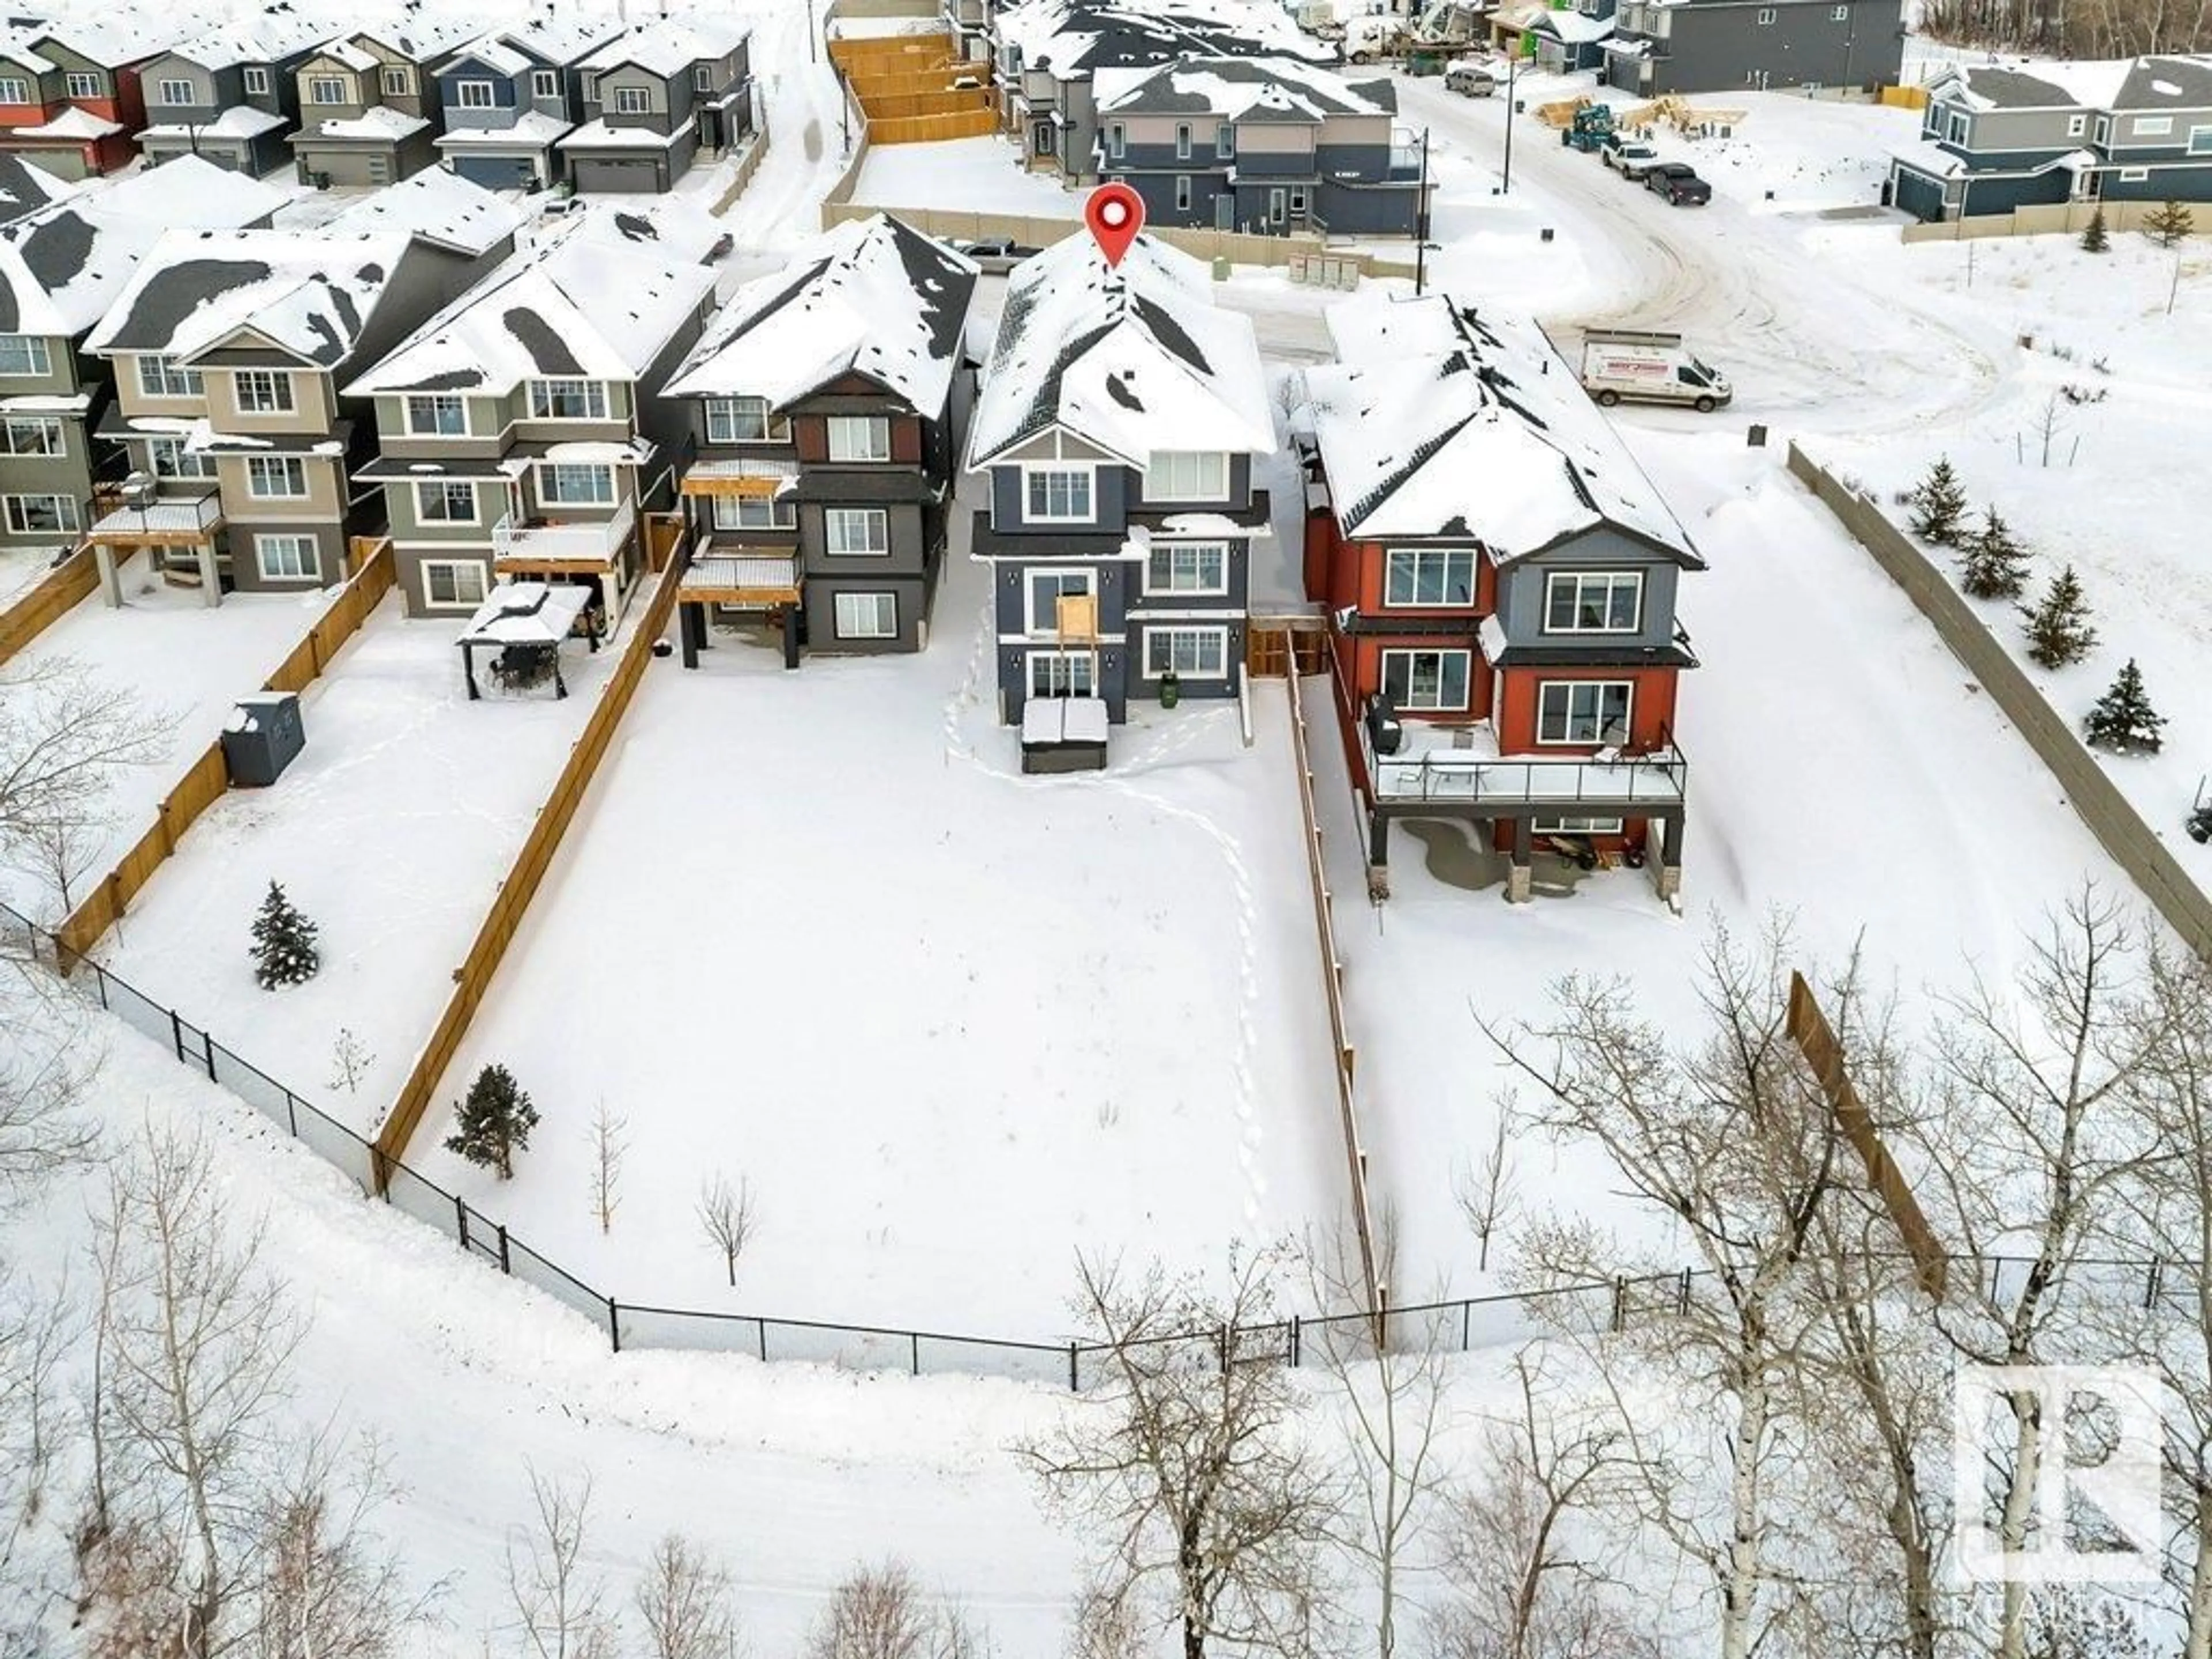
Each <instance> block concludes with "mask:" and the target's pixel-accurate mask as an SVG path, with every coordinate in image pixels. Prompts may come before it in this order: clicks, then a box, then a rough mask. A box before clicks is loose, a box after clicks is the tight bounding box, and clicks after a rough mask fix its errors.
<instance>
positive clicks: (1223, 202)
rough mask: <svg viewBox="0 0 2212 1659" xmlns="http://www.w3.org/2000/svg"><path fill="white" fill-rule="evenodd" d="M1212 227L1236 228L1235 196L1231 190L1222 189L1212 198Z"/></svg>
mask: <svg viewBox="0 0 2212 1659" xmlns="http://www.w3.org/2000/svg"><path fill="white" fill-rule="evenodd" d="M1213 228H1215V229H1216V230H1234V229H1236V228H1237V197H1236V195H1235V194H1234V193H1233V192H1232V191H1222V192H1221V193H1220V194H1219V195H1218V196H1216V197H1214V198H1213Z"/></svg>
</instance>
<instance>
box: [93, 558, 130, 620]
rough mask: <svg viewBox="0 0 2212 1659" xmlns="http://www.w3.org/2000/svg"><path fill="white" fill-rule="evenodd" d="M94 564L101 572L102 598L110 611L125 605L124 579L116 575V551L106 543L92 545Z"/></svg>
mask: <svg viewBox="0 0 2212 1659" xmlns="http://www.w3.org/2000/svg"><path fill="white" fill-rule="evenodd" d="M92 562H93V563H94V566H96V567H97V568H98V569H99V571H100V599H102V601H104V602H105V603H106V606H107V608H108V609H109V610H110V611H114V610H118V609H120V608H121V606H122V604H123V579H122V578H121V577H120V576H118V574H116V571H115V549H114V548H113V547H112V546H111V545H110V544H107V543H106V542H94V544H92Z"/></svg>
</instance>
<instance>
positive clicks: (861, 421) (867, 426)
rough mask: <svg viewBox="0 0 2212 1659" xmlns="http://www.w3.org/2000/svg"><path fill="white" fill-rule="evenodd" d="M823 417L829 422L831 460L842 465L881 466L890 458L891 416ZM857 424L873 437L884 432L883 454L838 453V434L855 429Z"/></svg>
mask: <svg viewBox="0 0 2212 1659" xmlns="http://www.w3.org/2000/svg"><path fill="white" fill-rule="evenodd" d="M823 420H824V421H825V422H827V423H828V438H827V442H828V444H829V459H830V460H831V461H833V462H835V463H836V464H837V465H841V466H842V465H856V466H858V465H867V466H879V465H882V464H883V463H884V462H885V461H888V460H890V458H891V423H890V417H889V416H883V415H828V416H823ZM856 426H857V427H860V428H862V429H863V430H865V431H866V432H867V433H868V435H870V436H871V437H872V436H873V435H875V434H877V433H878V432H880V433H882V434H883V437H884V447H883V453H881V454H876V453H872V452H871V453H868V454H865V455H855V454H844V455H840V454H839V453H837V435H838V434H839V433H841V432H842V433H849V432H851V431H852V430H854V428H855V427H856Z"/></svg>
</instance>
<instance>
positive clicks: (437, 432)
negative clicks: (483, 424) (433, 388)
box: [399, 392, 476, 438]
mask: <svg viewBox="0 0 2212 1659" xmlns="http://www.w3.org/2000/svg"><path fill="white" fill-rule="evenodd" d="M418 402H424V403H448V402H450V403H456V404H459V405H460V406H461V429H460V430H459V432H448V431H447V430H446V428H443V427H441V426H417V425H416V424H415V405H416V403H418ZM399 418H400V421H401V423H402V424H403V425H404V426H405V428H407V436H409V437H410V438H473V437H474V436H476V431H475V428H474V423H473V422H471V419H470V417H469V400H468V399H467V398H464V397H461V396H459V394H458V393H455V392H402V393H401V394H400V397H399Z"/></svg>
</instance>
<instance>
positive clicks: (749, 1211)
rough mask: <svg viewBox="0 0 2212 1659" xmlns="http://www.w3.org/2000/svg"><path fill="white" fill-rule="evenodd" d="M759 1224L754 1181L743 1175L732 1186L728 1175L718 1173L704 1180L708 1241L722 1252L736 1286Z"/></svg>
mask: <svg viewBox="0 0 2212 1659" xmlns="http://www.w3.org/2000/svg"><path fill="white" fill-rule="evenodd" d="M699 1225H700V1226H701V1227H702V1228H703V1229H704V1230H705V1231H706V1234H707V1239H708V1243H711V1244H713V1245H714V1248H715V1249H717V1250H718V1251H720V1253H721V1257H722V1266H723V1267H724V1268H725V1269H726V1270H727V1272H728V1273H729V1275H730V1284H731V1285H732V1286H733V1287H734V1286H735V1285H736V1284H737V1282H738V1257H739V1256H741V1255H744V1253H745V1246H746V1245H747V1244H749V1243H751V1242H752V1236H753V1228H754V1226H755V1225H756V1224H755V1221H754V1217H753V1187H752V1182H750V1181H748V1180H747V1179H745V1178H744V1176H738V1184H737V1185H736V1186H735V1187H732V1186H731V1185H730V1181H729V1177H728V1176H723V1175H715V1176H710V1177H708V1180H707V1181H705V1182H703V1183H702V1184H701V1186H700V1188H699Z"/></svg>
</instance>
